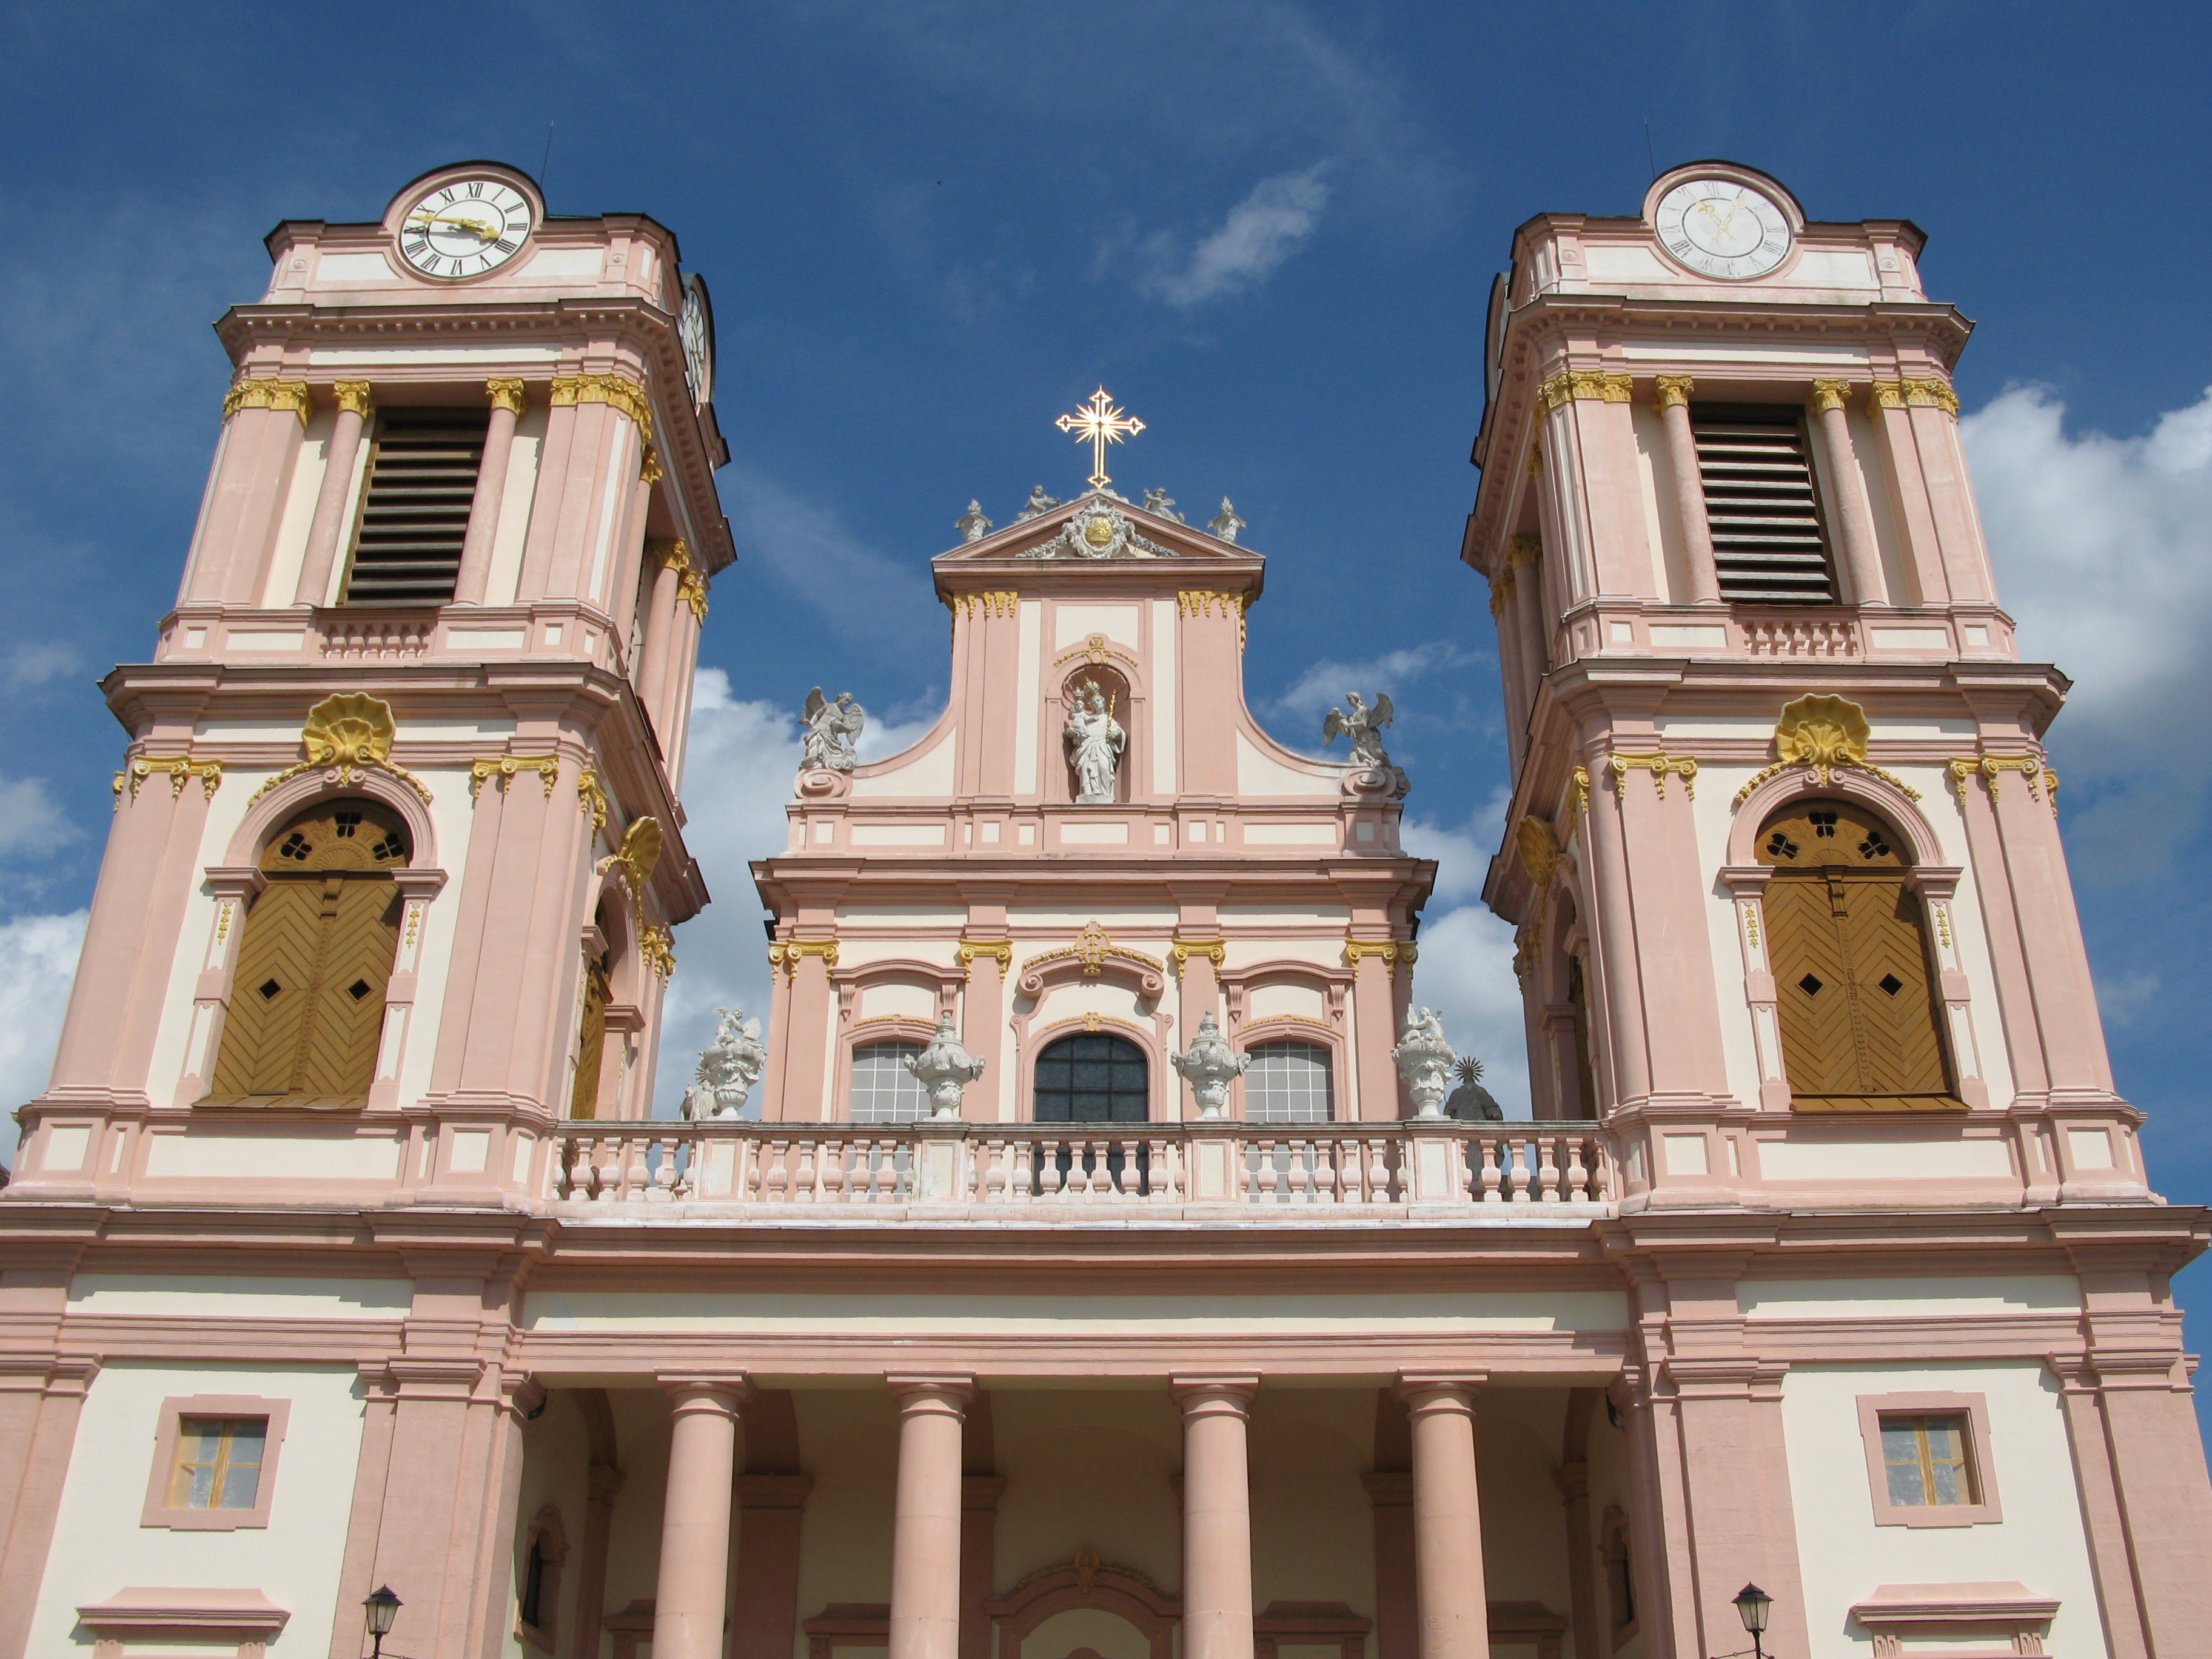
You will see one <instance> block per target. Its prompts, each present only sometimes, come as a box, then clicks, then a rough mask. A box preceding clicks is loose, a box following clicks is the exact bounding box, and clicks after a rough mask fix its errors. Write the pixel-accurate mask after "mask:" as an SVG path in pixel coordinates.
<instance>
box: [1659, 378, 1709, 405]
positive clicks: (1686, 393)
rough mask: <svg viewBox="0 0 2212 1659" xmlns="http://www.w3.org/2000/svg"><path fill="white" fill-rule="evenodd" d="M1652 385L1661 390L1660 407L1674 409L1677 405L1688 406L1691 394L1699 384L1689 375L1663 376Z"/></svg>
mask: <svg viewBox="0 0 2212 1659" xmlns="http://www.w3.org/2000/svg"><path fill="white" fill-rule="evenodd" d="M1652 384H1653V385H1654V386H1657V387H1658V389H1659V407H1660V408H1662V409H1672V408H1673V407H1674V405H1675V404H1687V403H1688V402H1689V401H1690V394H1691V393H1692V392H1694V391H1696V390H1697V389H1698V388H1697V382H1696V381H1695V380H1692V379H1691V378H1690V376H1688V375H1687V374H1662V375H1660V376H1659V377H1658V379H1657V380H1654V381H1653V382H1652Z"/></svg>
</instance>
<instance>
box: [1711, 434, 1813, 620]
mask: <svg viewBox="0 0 2212 1659" xmlns="http://www.w3.org/2000/svg"><path fill="white" fill-rule="evenodd" d="M1690 426H1691V429H1692V433H1693V434H1694V435H1695V436H1696V439H1697V445H1698V472H1699V477H1700V478H1701V479H1702V480H1703V482H1704V485H1705V518H1706V520H1707V521H1708V522H1709V523H1710V524H1711V527H1712V538H1713V562H1714V564H1715V565H1716V566H1717V568H1718V571H1719V575H1720V589H1721V598H1723V599H1727V600H1729V601H1730V602H1732V603H1734V604H1738V605H1765V604H1772V603H1776V602H1780V603H1784V604H1790V605H1832V604H1833V603H1835V599H1836V585H1835V576H1834V572H1833V571H1832V568H1830V564H1829V560H1828V545H1827V538H1826V534H1825V533H1824V532H1823V530H1822V528H1821V524H1820V497H1819V495H1818V493H1817V492H1816V491H1815V489H1814V482H1813V465H1812V458H1811V456H1810V454H1809V453H1808V451H1807V448H1806V444H1805V426H1804V422H1803V419H1802V416H1800V415H1799V414H1798V412H1797V411H1796V410H1794V409H1777V410H1762V409H1759V408H1757V407H1753V408H1749V409H1721V408H1698V409H1692V410H1691V413H1690Z"/></svg>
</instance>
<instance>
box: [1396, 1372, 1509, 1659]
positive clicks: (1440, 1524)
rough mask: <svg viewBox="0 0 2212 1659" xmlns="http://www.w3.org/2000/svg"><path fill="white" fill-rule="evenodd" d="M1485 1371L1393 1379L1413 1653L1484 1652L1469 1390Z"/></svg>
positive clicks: (1426, 1656)
mask: <svg viewBox="0 0 2212 1659" xmlns="http://www.w3.org/2000/svg"><path fill="white" fill-rule="evenodd" d="M1484 1381H1485V1378H1484V1377H1482V1376H1480V1375H1471V1376H1416V1375H1413V1374H1411V1373H1408V1374H1407V1375H1405V1376H1402V1377H1401V1379H1400V1383H1399V1388H1400V1391H1401V1393H1402V1394H1403V1395H1405V1399H1406V1407H1407V1411H1408V1412H1409V1413H1411V1414H1412V1417H1413V1577H1414V1583H1415V1586H1416V1589H1415V1594H1416V1595H1418V1597H1419V1607H1420V1615H1421V1625H1420V1629H1421V1659H1489V1654H1490V1597H1489V1592H1488V1591H1487V1590H1486V1589H1485V1588H1484V1585H1483V1576H1482V1514H1481V1510H1480V1508H1479V1507H1478V1504H1477V1495H1476V1482H1475V1469H1474V1396H1475V1392H1476V1390H1478V1389H1480V1388H1481V1387H1482V1384H1483V1383H1484Z"/></svg>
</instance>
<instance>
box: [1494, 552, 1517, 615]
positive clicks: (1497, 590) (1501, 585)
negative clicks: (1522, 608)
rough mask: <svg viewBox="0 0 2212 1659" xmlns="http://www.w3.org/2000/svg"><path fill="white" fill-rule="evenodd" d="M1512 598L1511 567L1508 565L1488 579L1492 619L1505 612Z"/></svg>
mask: <svg viewBox="0 0 2212 1659" xmlns="http://www.w3.org/2000/svg"><path fill="white" fill-rule="evenodd" d="M1512 599H1513V567H1512V566H1511V565H1508V566H1506V567H1505V568H1504V569H1503V570H1501V571H1499V572H1498V574H1496V575H1495V576H1492V578H1491V579H1490V615H1491V617H1492V620H1493V621H1494V620H1496V619H1497V618H1498V617H1502V616H1504V614H1505V607H1506V606H1507V605H1509V604H1510V603H1511V602H1512Z"/></svg>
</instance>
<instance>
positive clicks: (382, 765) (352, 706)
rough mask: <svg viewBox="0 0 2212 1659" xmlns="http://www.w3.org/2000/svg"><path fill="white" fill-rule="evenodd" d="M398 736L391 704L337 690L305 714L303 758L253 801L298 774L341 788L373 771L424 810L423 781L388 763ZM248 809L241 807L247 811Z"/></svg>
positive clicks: (261, 789) (425, 792) (425, 790)
mask: <svg viewBox="0 0 2212 1659" xmlns="http://www.w3.org/2000/svg"><path fill="white" fill-rule="evenodd" d="M396 736H398V727H397V726H395V725H394V723H393V721H392V705H391V704H390V703H388V702H385V701H384V699H383V698H381V697H372V696H369V695H368V693H367V692H363V691H341V692H339V693H337V695H336V696H328V697H325V698H324V699H323V700H322V701H321V702H319V703H317V704H316V705H315V706H314V707H313V708H310V709H309V710H308V711H307V724H306V725H304V726H301V728H300V741H301V744H303V745H305V747H306V749H307V759H305V760H303V761H301V762H299V763H297V764H295V765H292V766H288V767H286V768H285V769H283V771H281V772H279V773H277V774H276V775H275V776H274V777H272V778H270V780H269V781H268V782H266V783H264V784H263V785H262V786H261V787H259V788H258V789H257V790H255V791H254V792H253V800H259V799H261V798H262V796H264V795H265V794H267V793H269V792H270V790H271V789H274V788H275V787H276V786H277V785H278V784H280V783H283V782H284V781H287V780H289V779H291V778H296V777H298V776H299V775H301V773H302V772H317V771H319V772H320V773H321V774H322V775H323V781H325V783H332V784H336V785H337V786H338V787H341V788H343V787H349V786H350V785H352V784H354V783H356V782H358V781H360V778H361V775H362V773H363V772H364V771H375V772H388V773H390V774H391V775H392V776H393V777H395V778H398V780H399V781H401V782H402V783H404V784H405V785H406V786H407V787H409V788H410V789H412V790H413V791H414V792H415V793H416V794H417V795H419V796H421V797H422V800H423V801H424V803H425V804H426V805H427V804H428V801H429V799H430V792H429V790H428V788H427V787H425V786H424V784H423V782H422V779H420V778H418V777H416V775H414V774H413V773H412V772H410V771H409V770H408V769H406V768H405V767H404V766H399V765H396V764H395V763H393V761H392V739H393V738H395V737H396ZM252 804H253V801H248V802H246V805H248V806H251V805H252Z"/></svg>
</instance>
